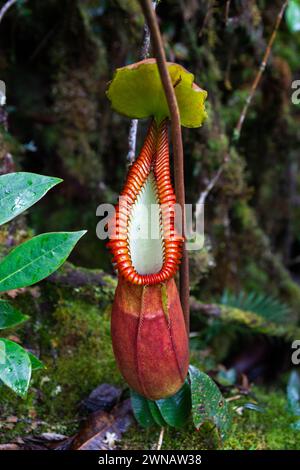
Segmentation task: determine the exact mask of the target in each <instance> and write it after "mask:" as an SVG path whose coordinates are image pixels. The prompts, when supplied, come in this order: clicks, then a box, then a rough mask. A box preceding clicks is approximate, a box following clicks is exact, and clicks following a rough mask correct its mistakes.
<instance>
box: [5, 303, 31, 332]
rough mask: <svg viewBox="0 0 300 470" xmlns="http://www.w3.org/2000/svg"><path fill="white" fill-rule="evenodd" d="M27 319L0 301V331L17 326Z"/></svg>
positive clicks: (8, 304)
mask: <svg viewBox="0 0 300 470" xmlns="http://www.w3.org/2000/svg"><path fill="white" fill-rule="evenodd" d="M27 319H28V316H27V315H23V314H22V313H21V312H20V311H19V310H17V309H16V308H14V307H13V306H12V305H11V304H10V303H9V302H6V301H5V300H0V330H1V329H4V328H11V327H12V326H16V325H19V324H20V323H23V322H24V321H26V320H27Z"/></svg>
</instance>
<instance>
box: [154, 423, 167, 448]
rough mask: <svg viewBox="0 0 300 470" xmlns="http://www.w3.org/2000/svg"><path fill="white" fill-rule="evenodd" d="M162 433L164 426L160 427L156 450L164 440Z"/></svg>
mask: <svg viewBox="0 0 300 470" xmlns="http://www.w3.org/2000/svg"><path fill="white" fill-rule="evenodd" d="M164 433H165V428H161V430H160V434H159V438H158V443H157V447H156V450H161V446H162V443H163V440H164Z"/></svg>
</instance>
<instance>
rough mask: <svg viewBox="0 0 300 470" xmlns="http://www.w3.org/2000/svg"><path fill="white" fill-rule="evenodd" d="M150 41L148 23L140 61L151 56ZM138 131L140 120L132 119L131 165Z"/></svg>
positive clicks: (129, 141)
mask: <svg viewBox="0 0 300 470" xmlns="http://www.w3.org/2000/svg"><path fill="white" fill-rule="evenodd" d="M156 5H157V2H156V1H155V2H152V8H153V10H155V8H156ZM150 41H151V34H150V30H149V28H148V25H147V22H145V25H144V38H143V44H142V47H141V53H140V59H141V60H143V59H147V57H148V56H149V50H150ZM137 129H138V120H137V119H132V120H131V123H130V127H129V134H128V154H127V160H128V162H129V163H132V162H133V161H134V160H135V153H136V136H137Z"/></svg>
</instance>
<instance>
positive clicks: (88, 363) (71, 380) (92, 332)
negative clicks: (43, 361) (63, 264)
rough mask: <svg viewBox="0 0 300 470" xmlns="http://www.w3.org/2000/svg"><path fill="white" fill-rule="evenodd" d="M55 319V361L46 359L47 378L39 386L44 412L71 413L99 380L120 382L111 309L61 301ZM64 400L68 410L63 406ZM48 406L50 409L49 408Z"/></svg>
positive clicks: (53, 338) (84, 303) (100, 381)
mask: <svg viewBox="0 0 300 470" xmlns="http://www.w3.org/2000/svg"><path fill="white" fill-rule="evenodd" d="M54 319H55V321H56V322H57V323H56V327H55V328H54V331H53V337H52V340H51V341H52V345H53V348H54V349H55V351H56V352H57V354H58V357H57V360H56V361H55V363H54V364H53V363H52V362H53V361H51V360H50V361H49V359H48V360H47V364H48V366H49V367H48V370H51V374H50V379H51V380H50V381H47V382H46V383H44V385H43V386H42V390H43V392H44V393H45V395H46V396H47V397H48V398H49V401H48V402H47V403H46V404H45V407H44V408H45V412H46V413H49V412H50V414H51V415H53V416H64V417H66V414H69V417H70V418H71V417H72V416H73V415H74V410H75V409H76V406H77V405H78V403H79V402H80V400H82V399H83V398H84V397H86V396H87V395H88V394H89V393H90V391H91V390H92V389H93V388H94V387H96V386H97V385H99V384H100V383H104V382H109V383H121V378H120V375H119V373H118V370H117V368H116V364H115V360H114V356H113V352H112V346H111V339H110V312H109V311H108V310H106V311H104V312H103V311H99V308H98V307H97V306H96V305H90V304H89V303H87V302H85V301H83V300H71V299H68V300H62V301H60V302H59V304H58V306H57V308H56V310H55V312H54ZM66 402H67V403H68V409H66ZM48 408H49V409H48Z"/></svg>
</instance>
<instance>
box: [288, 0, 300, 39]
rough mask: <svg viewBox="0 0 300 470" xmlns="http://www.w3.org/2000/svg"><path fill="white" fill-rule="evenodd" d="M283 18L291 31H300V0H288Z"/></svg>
mask: <svg viewBox="0 0 300 470" xmlns="http://www.w3.org/2000/svg"><path fill="white" fill-rule="evenodd" d="M285 19H286V22H287V25H288V27H289V29H290V31H291V32H292V33H296V32H298V31H300V2H299V0H289V3H288V6H287V9H286V13H285Z"/></svg>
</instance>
